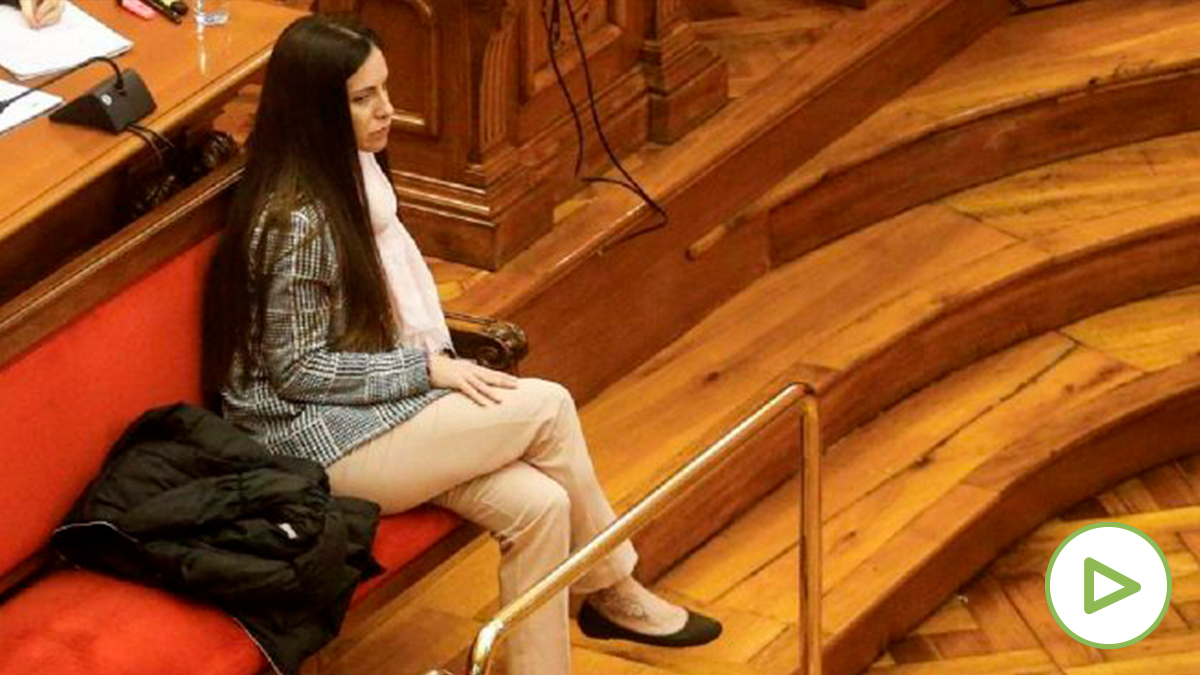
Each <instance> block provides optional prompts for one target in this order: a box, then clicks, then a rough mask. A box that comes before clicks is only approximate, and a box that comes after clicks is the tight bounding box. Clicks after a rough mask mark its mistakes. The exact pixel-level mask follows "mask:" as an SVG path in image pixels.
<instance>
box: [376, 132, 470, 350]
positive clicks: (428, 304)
mask: <svg viewBox="0 0 1200 675" xmlns="http://www.w3.org/2000/svg"><path fill="white" fill-rule="evenodd" d="M358 160H359V163H360V164H361V165H362V176H363V187H364V188H365V190H366V193H367V210H368V211H369V212H370V216H371V227H372V229H373V230H374V231H375V245H376V246H377V247H378V248H379V259H380V261H382V263H383V273H384V276H385V277H386V278H387V285H388V296H389V297H390V298H391V301H392V310H393V313H394V314H395V315H396V321H397V323H398V324H399V325H398V328H399V332H400V344H402V345H403V346H405V347H411V348H414V349H424V350H426V351H428V352H430V353H435V352H439V351H441V350H443V349H447V348H449V347H450V346H451V343H450V329H449V328H447V327H446V316H445V315H444V314H443V313H442V306H441V303H440V302H439V301H438V293H437V284H436V283H434V281H433V273H431V272H430V271H429V266H428V265H426V264H425V259H424V258H422V257H421V252H420V251H419V250H417V243H416V242H415V241H413V238H412V235H410V234H409V233H408V230H406V229H404V225H403V224H402V223H401V222H400V217H399V216H398V215H397V213H396V207H397V205H396V193H395V192H394V191H393V190H392V184H391V182H390V181H389V180H388V177H387V176H386V175H385V174H384V173H383V168H382V167H380V166H379V162H377V161H376V160H375V156H374V155H372V154H371V153H369V152H359V153H358Z"/></svg>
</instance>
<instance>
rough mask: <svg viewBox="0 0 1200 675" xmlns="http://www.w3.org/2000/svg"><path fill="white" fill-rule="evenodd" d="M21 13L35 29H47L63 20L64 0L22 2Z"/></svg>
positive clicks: (28, 0)
mask: <svg viewBox="0 0 1200 675" xmlns="http://www.w3.org/2000/svg"><path fill="white" fill-rule="evenodd" d="M21 13H22V14H24V15H25V20H26V21H28V22H29V25H30V26H32V27H34V28H45V27H46V26H50V25H53V24H56V23H58V20H59V19H61V18H62V13H63V0H21Z"/></svg>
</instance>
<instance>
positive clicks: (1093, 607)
mask: <svg viewBox="0 0 1200 675" xmlns="http://www.w3.org/2000/svg"><path fill="white" fill-rule="evenodd" d="M1097 574H1102V575H1104V576H1105V577H1107V578H1108V579H1111V580H1113V581H1115V582H1117V583H1118V584H1120V585H1121V588H1119V589H1117V590H1116V591H1114V592H1112V593H1108V594H1107V595H1105V596H1104V597H1103V598H1100V599H1098V600H1097V599H1096V575H1097ZM1140 590H1142V585H1141V584H1139V583H1138V582H1136V581H1134V580H1133V579H1130V578H1129V577H1127V576H1125V575H1124V574H1121V573H1120V572H1118V571H1116V570H1114V569H1113V568H1111V567H1109V566H1108V565H1105V564H1104V563H1102V562H1100V561H1099V560H1096V559H1095V558H1084V559H1083V612H1084V614H1095V613H1096V612H1099V611H1100V610H1102V609H1104V608H1105V607H1108V606H1109V605H1112V604H1114V603H1117V602H1120V601H1122V600H1124V599H1125V598H1128V597H1129V596H1131V595H1133V594H1134V593H1137V592H1138V591H1140Z"/></svg>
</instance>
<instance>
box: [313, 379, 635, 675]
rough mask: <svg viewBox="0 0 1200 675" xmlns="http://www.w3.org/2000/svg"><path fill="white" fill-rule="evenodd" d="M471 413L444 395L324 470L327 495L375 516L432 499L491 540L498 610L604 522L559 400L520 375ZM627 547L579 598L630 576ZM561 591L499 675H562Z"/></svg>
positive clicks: (516, 636) (572, 422) (565, 658)
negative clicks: (364, 505) (496, 546)
mask: <svg viewBox="0 0 1200 675" xmlns="http://www.w3.org/2000/svg"><path fill="white" fill-rule="evenodd" d="M499 397H500V398H501V403H499V404H492V405H487V406H480V405H477V404H475V403H473V402H472V401H471V400H470V399H468V398H467V397H466V396H464V395H462V394H459V393H452V394H448V395H446V396H443V397H442V398H440V399H438V400H437V401H435V402H433V403H431V404H430V405H429V406H427V407H426V408H425V409H424V410H422V411H421V412H419V413H417V414H416V415H415V416H414V417H413V418H412V419H410V420H408V421H406V422H404V423H403V424H400V425H399V426H397V427H396V428H395V429H393V430H391V431H390V432H388V433H387V434H384V435H383V436H380V437H379V438H376V439H374V440H372V441H369V442H367V443H364V444H363V445H361V446H359V447H358V448H355V449H354V450H353V451H351V452H350V454H348V455H347V456H346V457H343V458H342V459H340V460H339V461H337V462H336V463H334V464H333V465H332V466H331V467H329V479H330V483H331V486H332V491H333V493H334V494H340V495H350V496H354V497H360V498H364V499H369V500H371V501H374V502H377V503H378V504H379V505H380V506H381V507H382V509H383V512H384V513H385V514H388V513H397V512H400V511H404V510H406V509H410V508H412V507H414V506H416V505H418V504H421V503H422V502H427V501H431V502H433V503H434V504H437V505H439V506H442V507H444V508H447V509H449V510H451V511H453V512H455V513H457V514H459V515H460V516H462V517H463V518H465V519H467V520H470V521H472V522H475V523H479V524H480V525H482V526H483V527H485V528H487V529H488V530H489V531H490V532H491V533H492V534H493V536H494V537H495V538H496V539H497V541H499V543H500V551H501V559H500V571H499V577H500V600H501V602H502V603H507V602H509V601H510V600H512V599H513V598H515V597H517V596H518V595H520V594H521V592H522V591H524V590H525V589H526V588H528V587H530V586H531V585H533V583H534V582H536V581H537V580H538V579H540V578H541V577H542V576H544V575H545V574H546V573H547V572H549V571H550V570H552V569H554V567H555V566H556V565H557V564H558V563H559V562H561V561H562V560H563V559H564V558H566V556H567V555H568V554H569V553H570V552H571V551H573V550H575V549H576V548H578V547H579V546H581V545H582V544H583V543H585V542H587V541H588V540H589V539H591V538H592V536H593V535H595V534H596V533H598V532H599V531H600V530H602V529H603V528H604V527H605V526H607V525H608V524H609V523H610V522H612V520H613V519H614V515H613V511H612V508H611V507H610V506H609V503H608V500H607V498H606V497H605V495H604V492H603V490H602V489H601V487H600V484H599V482H598V481H597V480H596V474H595V471H594V470H593V468H592V462H591V458H590V457H589V456H588V452H587V445H586V442H585V441H584V438H583V430H582V429H581V428H580V425H579V415H578V413H577V412H576V410H575V403H574V401H573V400H572V399H571V395H570V393H568V392H567V390H566V389H564V388H563V387H562V386H560V385H558V384H555V383H553V382H546V381H544V380H535V379H521V380H520V381H519V383H518V385H517V388H516V389H511V390H509V389H502V390H499ZM636 562H637V555H636V554H635V553H634V550H633V546H632V545H630V544H629V543H628V542H626V543H625V544H623V545H621V546H620V547H619V548H617V549H616V550H615V551H614V552H613V553H612V554H611V555H610V556H608V557H607V558H606V559H605V560H603V561H602V562H601V563H600V564H598V565H597V566H596V567H594V568H593V569H592V570H591V571H590V572H589V573H588V574H587V575H586V576H584V577H583V578H582V579H580V581H579V582H578V584H576V586H574V587H573V588H572V591H573V592H577V593H589V592H592V591H595V590H599V589H601V588H605V587H607V586H611V585H612V584H614V583H616V582H617V581H619V580H621V579H623V578H625V577H627V576H629V575H630V574H631V573H632V572H633V567H634V564H635V563H636ZM567 606H568V599H567V597H566V594H561V595H560V597H558V598H556V599H554V600H552V601H551V602H549V603H547V604H546V605H545V606H543V607H542V608H541V609H540V610H538V611H537V612H535V613H534V614H533V615H531V616H530V617H529V618H528V619H526V620H525V622H524V623H523V624H522V625H521V626H519V627H518V628H516V629H515V630H514V631H513V633H512V634H511V635H510V637H509V638H508V640H507V645H508V647H507V655H508V656H507V665H508V669H507V670H508V673H509V675H567V674H568V673H569V672H570V667H571V659H570V633H569V631H568V624H567V622H568V616H567V611H568V610H567Z"/></svg>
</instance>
